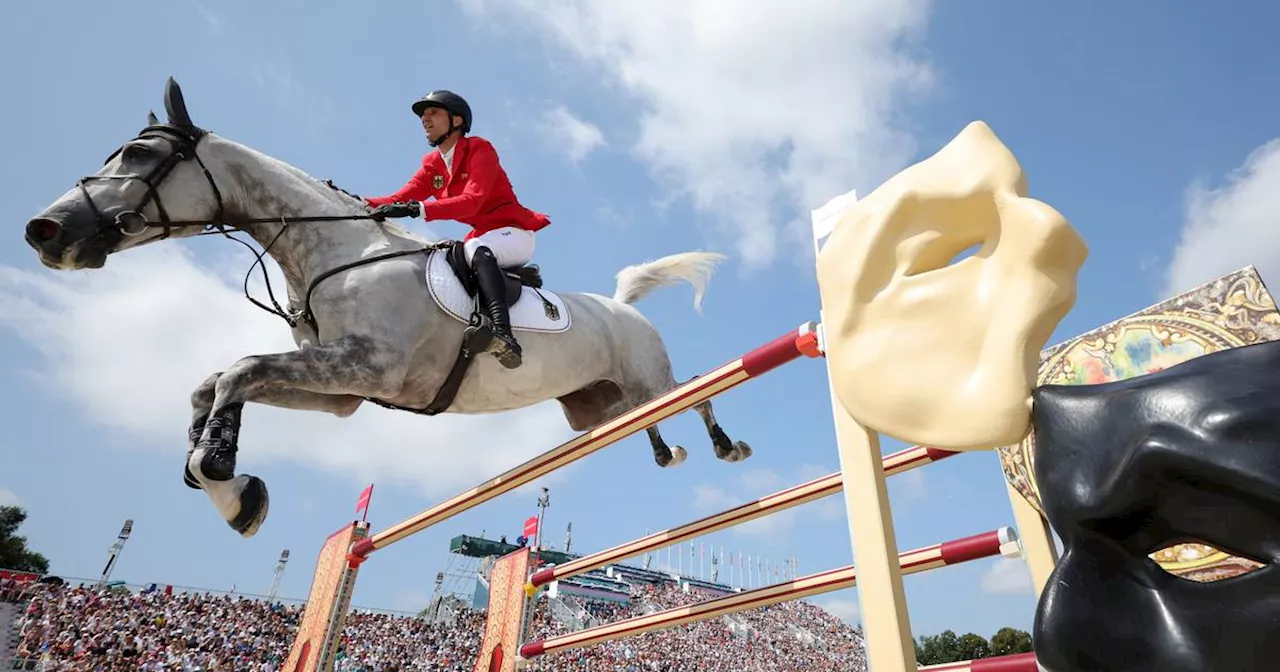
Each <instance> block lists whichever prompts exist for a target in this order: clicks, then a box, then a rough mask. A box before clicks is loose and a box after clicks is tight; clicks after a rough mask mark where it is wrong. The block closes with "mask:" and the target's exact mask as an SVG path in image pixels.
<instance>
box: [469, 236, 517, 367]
mask: <svg viewBox="0 0 1280 672" xmlns="http://www.w3.org/2000/svg"><path fill="white" fill-rule="evenodd" d="M471 268H472V270H474V271H475V273H476V282H478V283H479V285H480V293H481V295H482V297H483V298H484V301H485V312H486V313H488V315H489V321H490V322H491V323H492V324H493V341H492V342H491V343H490V344H489V350H488V352H492V353H493V356H494V357H497V358H498V362H500V363H501V364H502V365H503V366H505V367H507V368H508V369H514V368H517V367H519V366H520V365H521V364H522V363H523V362H522V360H521V352H520V344H519V343H516V339H515V336H512V335H511V316H510V313H509V312H508V311H507V302H506V301H505V300H504V299H505V298H506V297H505V296H504V294H505V292H506V286H505V283H504V282H503V280H502V269H501V268H499V267H498V260H497V258H495V257H494V256H493V251H492V250H490V249H489V248H487V247H483V246H481V247H477V248H476V252H475V254H474V255H473V256H472V257H471Z"/></svg>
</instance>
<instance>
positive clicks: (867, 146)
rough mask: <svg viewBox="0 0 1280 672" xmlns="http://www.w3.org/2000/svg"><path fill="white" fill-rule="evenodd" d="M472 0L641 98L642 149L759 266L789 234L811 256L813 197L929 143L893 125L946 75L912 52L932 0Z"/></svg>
mask: <svg viewBox="0 0 1280 672" xmlns="http://www.w3.org/2000/svg"><path fill="white" fill-rule="evenodd" d="M458 1H459V3H460V4H461V5H462V7H463V8H464V9H465V10H466V11H467V13H468V14H470V15H471V16H472V17H473V18H474V19H475V20H476V21H477V22H478V23H482V24H484V25H485V26H490V27H491V26H494V25H500V26H503V27H506V28H510V29H514V30H522V31H530V32H534V33H537V34H538V35H539V36H545V38H546V39H547V40H549V41H551V42H552V43H553V44H554V45H556V46H559V47H561V48H563V49H564V50H566V51H568V52H569V53H571V54H573V55H575V56H576V57H578V58H579V59H581V60H582V61H583V62H584V63H585V64H587V65H588V66H590V67H591V68H592V69H595V70H596V71H598V72H599V73H600V74H601V75H602V77H603V78H604V79H605V80H606V81H605V82H604V88H606V89H610V90H614V89H621V90H622V91H623V92H624V93H625V94H628V95H629V96H631V97H632V99H633V100H634V102H635V105H634V107H635V108H636V109H637V110H638V111H639V115H640V117H639V120H638V121H639V124H640V129H639V138H638V140H637V142H636V145H635V147H634V151H635V152H636V154H637V155H638V156H639V157H640V158H641V159H642V160H643V161H645V162H646V163H647V164H648V165H649V167H650V168H651V170H652V171H653V173H654V174H655V176H657V177H658V178H660V179H662V180H663V181H664V182H665V183H666V184H668V185H670V186H671V187H672V189H673V190H677V191H682V192H685V193H686V195H687V196H689V197H690V199H691V200H692V203H693V204H694V205H695V207H697V208H698V209H700V210H703V211H706V212H709V213H712V214H714V215H716V218H717V221H718V222H719V223H720V228H721V233H722V235H723V236H724V238H726V239H727V240H729V241H732V242H733V243H735V244H736V247H737V253H738V254H739V255H740V256H741V257H742V259H743V262H744V263H745V264H746V265H747V266H748V267H759V266H761V265H765V264H768V263H770V262H771V261H772V260H773V258H774V256H775V253H776V247H777V246H778V244H779V243H778V241H779V239H780V238H781V240H782V241H784V242H785V243H786V244H789V245H794V246H795V247H796V249H797V250H799V251H802V252H804V253H808V252H809V250H808V247H807V243H806V241H807V240H808V237H807V236H800V235H796V231H795V229H796V228H797V227H807V226H808V211H809V209H811V208H813V207H816V206H817V205H820V204H821V203H824V202H826V201H827V200H828V199H829V198H831V197H832V196H834V195H836V194H839V193H844V192H846V191H848V190H849V189H850V188H851V187H859V188H861V189H864V190H865V189H866V188H868V187H871V186H874V185H875V184H878V183H879V182H880V181H882V180H883V179H884V178H885V177H887V176H888V175H890V174H891V173H892V172H893V171H895V170H897V169H899V168H901V167H902V165H904V164H905V162H906V161H907V160H908V159H909V158H910V157H911V156H912V155H913V154H914V152H915V147H914V143H913V141H912V140H911V138H910V137H909V136H908V135H906V134H904V133H902V132H900V131H898V130H895V129H894V128H893V127H892V122H893V119H894V115H895V113H896V112H897V109H896V108H897V104H898V102H899V100H900V99H901V98H902V96H903V95H904V94H907V93H912V92H918V91H923V90H926V89H928V88H929V86H930V85H931V84H932V81H933V73H932V71H931V70H930V69H929V67H928V66H927V65H926V64H924V63H922V62H921V61H919V60H916V59H915V58H913V57H912V56H910V55H908V54H907V53H906V52H904V51H903V50H902V44H903V41H904V39H906V38H908V37H911V36H913V34H915V33H917V32H919V31H920V30H921V29H922V28H923V26H924V23H925V20H926V18H927V14H928V9H927V7H928V2H927V0H805V1H804V2H799V3H790V4H788V5H786V7H785V11H760V10H759V9H757V8H754V7H748V6H746V5H744V4H743V3H741V2H736V1H735V0H690V1H689V2H660V3H654V2H645V1H642V0H458ZM778 208H784V209H783V210H778ZM779 212H781V213H784V214H781V215H780V214H779ZM778 222H787V224H786V226H787V227H789V229H788V230H783V231H780V230H779V227H778Z"/></svg>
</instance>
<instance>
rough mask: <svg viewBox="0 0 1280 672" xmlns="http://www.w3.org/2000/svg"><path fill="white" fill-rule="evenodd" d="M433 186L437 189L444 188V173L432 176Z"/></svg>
mask: <svg viewBox="0 0 1280 672" xmlns="http://www.w3.org/2000/svg"><path fill="white" fill-rule="evenodd" d="M431 186H433V187H435V188H436V189H443V188H444V175H436V176H434V177H432V178H431Z"/></svg>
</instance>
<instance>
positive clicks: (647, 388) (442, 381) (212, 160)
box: [25, 78, 751, 537]
mask: <svg viewBox="0 0 1280 672" xmlns="http://www.w3.org/2000/svg"><path fill="white" fill-rule="evenodd" d="M164 103H165V110H166V112H167V116H168V120H167V122H164V123H161V122H160V121H159V119H158V118H157V117H156V116H155V114H154V113H148V118H147V126H146V127H145V128H144V129H143V131H142V132H141V133H139V135H138V136H136V137H135V138H133V139H131V140H129V141H127V142H125V143H124V144H123V145H122V146H121V147H120V148H119V149H118V150H117V151H116V152H115V153H113V154H112V156H111V157H109V158H108V159H107V161H106V163H105V165H104V166H103V167H102V168H101V169H100V170H99V171H98V172H97V173H96V174H94V175H92V176H89V177H85V178H83V179H81V180H80V181H78V182H77V184H76V186H75V187H73V188H72V189H70V190H68V191H67V192H66V193H65V194H63V195H62V196H61V197H60V198H58V199H57V200H56V201H54V202H53V203H52V204H51V205H49V206H48V207H47V208H45V209H44V211H43V212H41V213H40V214H39V215H37V216H36V217H34V218H32V219H31V220H30V221H29V222H28V224H27V226H26V235H25V238H26V241H27V243H28V244H29V245H30V246H31V247H32V248H34V249H35V250H36V252H38V253H39V258H40V261H41V262H42V263H43V264H44V265H45V266H48V267H49V268H52V269H56V270H76V269H85V268H100V267H102V266H103V265H104V264H105V263H106V260H107V257H108V256H109V255H111V254H113V253H117V252H122V251H124V250H128V249H131V248H135V247H138V246H140V245H144V244H148V243H153V242H156V241H160V240H164V239H167V238H184V237H189V236H194V235H204V234H211V235H224V236H230V235H231V233H233V232H243V233H244V234H246V235H247V236H249V237H251V238H252V239H253V240H254V241H255V242H257V243H258V244H259V245H260V246H262V247H263V248H264V251H265V253H266V254H268V255H270V257H271V258H272V259H273V260H274V261H275V262H276V263H277V264H278V265H279V267H280V270H281V272H282V275H283V276H284V278H285V280H286V282H287V285H288V302H287V306H288V308H287V309H284V308H280V307H279V305H278V304H277V306H276V308H277V310H275V311H273V312H276V313H277V314H279V315H280V316H281V317H284V318H285V320H286V321H287V322H288V324H289V325H290V328H291V329H292V333H293V337H294V341H295V342H296V343H297V344H298V349H296V350H292V351H289V352H281V353H273V354H256V355H250V356H247V357H244V358H242V359H240V360H239V361H236V362H234V363H233V364H231V366H229V367H227V368H226V370H224V371H220V372H217V373H214V374H212V375H210V376H209V377H208V378H207V379H206V380H204V382H202V383H201V384H200V385H199V386H198V387H197V388H196V389H195V391H194V392H193V393H192V395H191V405H192V418H191V426H190V435H189V438H188V447H187V460H186V464H185V468H184V472H183V478H184V481H185V483H186V484H187V485H188V486H189V487H192V488H196V489H200V490H203V491H204V492H205V493H206V494H207V495H208V497H209V498H210V500H211V501H212V502H213V504H214V506H215V507H216V508H217V510H218V512H219V513H220V514H221V515H222V517H223V519H224V520H225V521H226V522H227V524H228V525H230V526H231V527H232V529H234V530H236V531H237V532H238V533H240V534H241V535H242V536H244V537H251V536H253V535H254V534H255V533H256V532H257V530H258V529H259V527H260V526H261V525H262V523H263V521H264V520H265V519H266V517H267V509H268V496H267V488H266V484H265V483H264V482H263V481H262V479H260V478H258V477H256V476H251V475H248V474H240V475H237V474H236V473H235V460H236V451H237V449H238V445H239V444H238V439H239V437H238V434H239V429H240V416H241V412H242V409H243V406H244V404H245V402H257V403H260V404H268V405H272V406H279V407H284V408H291V409H299V410H310V411H323V412H328V413H332V414H334V415H337V416H339V417H347V416H350V415H351V414H352V413H354V412H355V411H356V409H357V408H359V407H360V405H361V404H362V403H363V402H365V401H372V402H374V403H378V404H380V405H383V406H386V407H390V408H397V409H405V410H410V411H417V412H424V413H426V414H428V415H432V414H434V413H436V412H449V413H467V414H478V413H494V412H500V411H505V410H510V409H516V408H522V407H526V406H530V405H533V404H537V403H540V402H543V401H546V400H549V399H556V400H557V401H559V403H560V404H561V406H562V408H563V410H564V413H565V416H566V418H567V420H568V423H569V425H570V426H571V427H572V428H573V429H574V430H575V431H586V430H588V429H591V428H593V427H595V426H597V425H599V424H600V423H603V422H605V421H607V420H609V419H611V418H613V417H616V416H617V415H619V414H621V413H624V412H626V411H627V410H629V409H631V408H634V407H635V406H637V405H639V404H641V403H643V402H645V401H647V400H649V399H651V398H653V397H656V396H658V395H660V394H662V393H663V392H666V391H668V390H670V389H672V388H673V387H675V386H676V381H675V379H674V378H673V376H672V372H671V363H670V360H669V358H668V355H667V352H666V348H665V346H664V344H663V342H662V339H661V337H660V336H659V334H658V332H657V331H656V329H655V328H654V327H653V325H652V324H651V323H650V322H649V321H648V320H647V319H646V318H645V317H644V316H643V315H642V314H641V313H640V312H639V311H638V310H636V309H635V308H634V307H632V304H634V303H635V302H636V301H637V300H639V299H640V298H642V297H644V296H645V295H646V294H647V293H648V292H650V291H651V290H653V289H655V288H658V287H660V286H663V285H668V284H673V283H675V282H676V281H685V282H688V283H689V284H690V285H692V286H693V287H694V289H695V306H697V305H699V304H700V301H701V298H702V294H703V291H704V290H705V285H706V282H707V280H708V278H709V276H710V274H711V272H712V271H713V269H714V267H715V265H716V263H718V262H719V261H720V260H721V259H722V256H721V255H718V254H712V253H706V252H687V253H681V254H674V255H671V256H667V257H663V258H661V259H657V260H655V261H651V262H648V263H644V264H639V265H635V266H629V267H627V268H624V269H622V270H621V271H619V273H618V275H617V281H618V282H617V288H616V289H615V291H614V295H613V297H612V298H610V297H606V296H601V295H597V294H589V293H553V292H550V291H548V290H544V289H539V288H537V286H529V285H528V284H527V283H526V284H525V285H524V286H520V285H517V286H516V287H515V289H518V290H520V291H519V295H520V296H522V297H523V296H524V295H532V294H536V295H537V296H535V297H531V298H527V300H529V301H539V303H538V304H536V305H544V306H545V307H546V308H547V311H548V312H547V315H548V316H556V315H557V314H559V313H562V312H563V313H567V315H558V319H560V320H561V322H560V324H561V325H562V326H563V325H565V324H570V322H569V320H570V319H571V326H568V327H566V328H561V329H559V330H558V331H557V330H541V331H539V330H529V331H523V332H520V333H519V334H518V337H519V338H520V341H521V345H522V347H523V348H524V351H525V364H524V366H522V367H521V368H519V369H515V370H507V369H504V368H503V367H502V366H501V365H500V364H499V363H498V362H497V360H496V359H494V358H493V357H491V356H484V355H482V354H481V355H477V356H474V359H473V360H471V361H470V362H469V365H468V366H467V367H466V368H464V369H463V370H464V371H465V375H463V376H462V377H461V378H460V379H454V381H453V386H454V391H453V393H452V395H451V396H447V397H445V398H446V399H447V400H448V401H449V402H450V403H448V404H447V405H446V406H447V407H446V408H434V409H428V408H427V407H428V406H429V405H431V404H433V402H437V401H438V400H439V399H440V395H439V393H440V391H441V389H442V388H443V387H445V386H446V383H447V382H448V381H449V379H450V375H449V374H450V372H451V371H453V370H454V368H455V364H456V363H457V362H458V361H459V353H460V352H462V349H463V345H464V339H465V338H467V337H465V336H464V332H466V330H467V328H468V326H469V323H468V322H467V321H465V320H463V319H459V315H458V314H456V313H455V314H450V313H449V311H447V310H445V309H444V308H443V307H442V306H443V304H441V303H440V302H439V301H433V300H432V290H433V285H432V283H431V281H429V278H431V277H433V276H432V271H431V265H432V263H433V260H440V259H443V258H444V257H445V255H447V254H448V252H449V249H448V248H449V243H451V242H456V241H428V240H424V239H422V238H420V237H418V236H415V235H413V234H411V233H410V232H408V231H406V230H404V229H403V228H401V227H399V226H397V225H395V224H393V223H390V222H387V221H379V220H376V219H374V218H372V217H371V216H370V214H369V212H370V210H369V208H367V207H366V206H365V205H364V204H363V202H362V201H360V200H359V199H358V198H356V197H354V196H353V195H351V194H349V193H347V192H345V191H343V190H341V189H339V188H337V187H335V186H334V185H333V184H332V183H330V182H325V181H321V180H318V179H315V178H313V177H310V176H308V175H306V174H305V173H303V172H302V171H301V170H299V169H297V168H295V167H293V166H290V165H288V164H286V163H284V162H282V161H280V160H278V159H275V158H272V157H269V156H266V155H264V154H262V153H260V152H258V151H255V150H253V149H251V148H249V147H245V146H244V145H241V144H237V143H235V142H232V141H229V140H226V139H224V138H221V137H218V136H217V135H214V134H213V133H210V132H208V131H207V130H205V129H203V128H201V127H199V126H196V125H195V124H194V123H193V122H192V121H191V116H190V115H189V114H188V111H187V107H186V104H185V102H184V100H183V96H182V91H181V89H180V88H179V87H178V85H177V83H176V82H175V81H174V80H173V78H170V79H169V80H168V82H167V86H166V90H165V96H164ZM246 244H247V243H246ZM259 260H261V257H259ZM526 270H527V269H526ZM264 272H265V271H264ZM438 275H439V273H437V276H438ZM446 275H447V274H446ZM446 280H448V278H446ZM453 282H455V283H463V279H462V276H459V278H457V279H455V280H453ZM442 286H443V285H442ZM463 286H465V285H463V284H457V285H455V286H454V289H457V288H458V287H463ZM434 289H438V287H435V288H434ZM446 289H447V287H446ZM455 293H456V292H455ZM246 294H247V293H246ZM548 297H550V298H553V299H555V300H557V301H558V303H554V304H553V302H552V301H550V300H549V298H548ZM251 300H252V299H251ZM272 300H273V301H274V298H273V299H272ZM520 300H521V301H525V300H526V298H521V299H520ZM254 302H255V303H258V305H260V306H262V307H264V308H266V306H265V305H263V304H261V303H259V302H257V301H256V300H255V301H254ZM553 305H554V306H555V307H554V308H553ZM561 308H563V311H562V310H560V309H561ZM268 310H270V309H269V308H268ZM211 318H213V319H216V316H211ZM472 326H474V325H472ZM424 409H426V410H424ZM696 410H697V411H698V413H699V415H700V416H701V417H702V419H703V421H704V423H705V424H706V428H707V431H708V432H709V433H710V436H711V440H712V444H713V446H714V449H715V454H716V456H717V457H719V458H720V459H722V460H726V461H730V462H737V461H740V460H744V459H746V458H747V457H749V456H750V455H751V449H750V447H749V446H747V445H746V444H744V443H742V442H735V441H731V440H730V439H729V437H728V436H727V435H726V434H725V432H724V431H723V430H722V429H721V428H720V426H719V424H718V423H717V422H716V419H715V416H714V414H713V413H712V408H711V403H710V402H709V401H708V402H705V403H703V404H701V405H699V406H697V407H696ZM647 431H648V436H649V441H650V443H651V445H652V448H653V457H654V461H655V462H656V463H657V464H658V465H659V466H662V467H671V466H675V465H678V464H680V463H681V462H683V461H684V459H685V457H686V456H687V453H686V451H685V450H684V449H683V448H681V447H680V446H676V447H674V448H672V447H669V446H668V445H667V444H666V442H665V441H664V440H663V438H662V436H661V434H659V432H658V429H657V427H656V426H655V427H650V428H649V429H648V430H647Z"/></svg>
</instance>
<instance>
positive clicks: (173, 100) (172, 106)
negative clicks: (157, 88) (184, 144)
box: [164, 77, 195, 128]
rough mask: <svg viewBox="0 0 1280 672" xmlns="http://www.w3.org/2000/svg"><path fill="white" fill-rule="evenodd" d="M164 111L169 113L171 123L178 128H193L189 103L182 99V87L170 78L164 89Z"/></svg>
mask: <svg viewBox="0 0 1280 672" xmlns="http://www.w3.org/2000/svg"><path fill="white" fill-rule="evenodd" d="M164 111H165V112H167V113H168V114H169V123H171V124H173V125H174V126H177V127H178V128H192V127H194V126H195V124H193V123H191V115H190V114H187V103H186V102H185V101H184V100H183V99H182V89H181V88H180V87H179V86H178V83H177V82H176V81H174V80H173V77H170V78H169V81H168V82H167V83H166V84H165V89H164Z"/></svg>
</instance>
